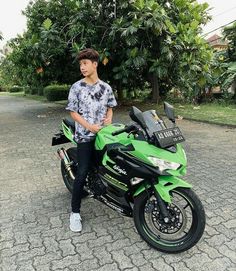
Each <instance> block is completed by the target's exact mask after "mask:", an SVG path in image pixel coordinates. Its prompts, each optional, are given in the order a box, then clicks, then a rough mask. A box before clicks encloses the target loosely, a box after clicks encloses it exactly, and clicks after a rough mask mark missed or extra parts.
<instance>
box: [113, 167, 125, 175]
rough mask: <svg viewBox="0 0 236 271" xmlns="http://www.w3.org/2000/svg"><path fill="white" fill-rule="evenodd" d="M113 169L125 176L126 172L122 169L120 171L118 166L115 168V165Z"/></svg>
mask: <svg viewBox="0 0 236 271" xmlns="http://www.w3.org/2000/svg"><path fill="white" fill-rule="evenodd" d="M113 169H115V170H116V171H118V172H119V173H120V174H123V175H127V172H126V171H125V170H124V169H122V168H120V167H119V166H117V165H114V167H113Z"/></svg>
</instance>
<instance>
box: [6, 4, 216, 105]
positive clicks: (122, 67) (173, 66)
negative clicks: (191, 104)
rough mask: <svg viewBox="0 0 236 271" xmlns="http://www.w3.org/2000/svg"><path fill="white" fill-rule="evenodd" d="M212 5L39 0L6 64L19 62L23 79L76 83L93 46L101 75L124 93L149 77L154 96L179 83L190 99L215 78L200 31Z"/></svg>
mask: <svg viewBox="0 0 236 271" xmlns="http://www.w3.org/2000/svg"><path fill="white" fill-rule="evenodd" d="M207 7H208V6H207V4H198V3H197V1H196V0H191V1H189V0H173V1H167V0H158V1H157V0H128V1H127V0H126V1H125V0H120V1H116V0H113V1H108V0H102V1H101V0H100V1H98V0H83V1H78V0H56V1H53V0H48V1H46V0H35V1H34V2H31V3H30V4H29V5H28V7H27V8H26V10H25V11H24V14H25V16H26V17H27V31H26V32H25V33H24V35H23V36H22V37H17V38H16V39H13V40H12V41H11V42H10V44H9V45H10V46H11V47H12V49H13V51H12V53H11V54H10V55H9V56H8V57H7V60H6V61H5V63H4V65H5V67H6V66H7V65H9V67H11V65H13V66H14V67H16V68H15V69H13V70H14V76H15V79H16V80H17V81H18V82H21V83H22V84H26V85H30V86H42V87H43V86H45V85H47V84H49V83H51V82H53V81H56V82H58V83H62V84H64V83H66V84H71V83H73V82H74V81H76V80H78V77H79V67H78V63H77V61H76V55H77V53H78V52H79V51H80V50H81V49H83V48H85V47H93V48H95V49H97V50H98V51H99V53H100V61H101V64H100V67H99V73H100V76H101V78H102V79H104V80H106V81H108V82H109V83H110V84H111V85H112V86H113V88H114V89H116V90H117V91H118V93H120V94H121V93H122V90H123V89H127V90H129V91H130V90H133V89H136V88H140V89H142V88H143V87H144V85H145V84H146V83H147V82H149V83H150V84H151V86H152V98H153V100H154V101H158V100H159V97H160V96H162V95H165V93H167V91H169V90H170V89H171V88H172V87H176V88H179V89H180V90H181V91H182V93H183V94H184V95H185V96H186V97H191V96H192V95H194V94H195V93H197V92H198V91H199V90H200V89H201V88H202V87H203V85H204V83H205V82H206V78H207V77H208V76H209V63H210V60H211V58H212V52H211V49H210V48H209V46H208V45H207V44H206V42H205V41H204V40H203V38H201V36H200V34H201V26H202V25H203V24H205V23H206V22H207V21H208V20H209V17H208V15H207V12H206V10H207Z"/></svg>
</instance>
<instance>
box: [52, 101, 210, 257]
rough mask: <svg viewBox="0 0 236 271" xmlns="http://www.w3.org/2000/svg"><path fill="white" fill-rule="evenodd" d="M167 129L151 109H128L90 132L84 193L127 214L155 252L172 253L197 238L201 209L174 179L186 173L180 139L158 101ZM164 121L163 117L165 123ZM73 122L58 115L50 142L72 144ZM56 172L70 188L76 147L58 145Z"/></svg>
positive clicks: (194, 197)
mask: <svg viewBox="0 0 236 271" xmlns="http://www.w3.org/2000/svg"><path fill="white" fill-rule="evenodd" d="M164 110H165V113H166V115H167V117H168V119H169V120H170V121H171V122H172V125H171V127H170V128H168V127H167V125H166V122H164V121H163V119H162V118H159V116H158V115H157V114H156V111H155V110H148V111H145V112H142V111H140V110H139V109H138V108H136V107H132V108H131V110H130V117H131V119H132V121H133V122H132V124H130V125H123V124H120V123H114V124H111V125H108V126H105V127H103V128H102V129H101V130H100V131H99V132H98V133H97V136H96V140H95V153H96V161H94V166H93V168H91V170H90V172H89V174H88V176H87V179H86V185H85V187H84V190H85V192H87V193H88V194H90V195H91V196H92V197H94V198H95V199H97V200H99V201H101V202H103V203H104V204H106V205H107V206H109V207H111V208H112V209H114V210H116V211H118V212H119V213H120V214H122V215H125V216H129V217H133V218H134V223H135V226H136V229H137V231H138V233H139V234H140V235H141V237H142V238H143V239H144V240H145V241H146V242H147V243H148V244H149V245H150V246H152V247H154V248H155V249H157V250H159V251H163V252H168V253H178V252H182V251H185V250H187V249H190V248H191V247H193V246H194V245H195V244H196V243H197V242H198V241H199V239H200V238H201V236H202V235H203V232H204V228H205V212H204V208H203V206H202V203H201V201H200V200H199V198H198V197H197V195H196V194H195V193H194V192H193V191H192V189H191V188H192V186H191V185H190V184H189V183H187V182H186V181H184V180H182V179H180V178H179V177H180V176H183V175H185V174H186V165H187V160H186V155H185V151H184V149H183V147H182V146H181V144H180V143H181V142H183V141H184V137H183V135H182V133H181V131H180V129H179V128H178V127H177V126H176V125H175V116H174V109H173V107H172V106H171V105H170V104H168V103H166V102H165V103H164ZM168 122H169V121H168ZM74 131H75V123H74V121H71V120H68V119H64V120H63V121H62V130H61V131H60V133H58V134H56V135H54V137H53V140H52V145H58V144H64V143H67V142H72V143H74V144H76V143H75V141H74V138H73V135H74ZM58 155H59V157H60V159H61V173H62V177H63V180H64V182H65V185H66V187H67V188H68V190H69V191H70V192H72V190H73V182H74V180H75V172H76V167H77V166H78V163H77V158H76V147H72V148H69V149H67V150H65V149H64V148H60V149H59V150H58Z"/></svg>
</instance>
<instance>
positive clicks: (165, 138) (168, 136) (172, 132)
mask: <svg viewBox="0 0 236 271" xmlns="http://www.w3.org/2000/svg"><path fill="white" fill-rule="evenodd" d="M154 135H155V138H156V140H157V143H158V145H159V146H160V147H161V148H166V147H170V146H173V145H175V144H177V143H180V142H183V141H185V139H184V137H183V135H182V133H181V131H180V129H179V128H178V127H174V128H168V129H165V130H161V131H157V132H155V133H154Z"/></svg>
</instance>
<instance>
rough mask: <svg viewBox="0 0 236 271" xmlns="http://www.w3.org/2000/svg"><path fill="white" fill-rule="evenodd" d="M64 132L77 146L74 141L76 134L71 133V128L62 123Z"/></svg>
mask: <svg viewBox="0 0 236 271" xmlns="http://www.w3.org/2000/svg"><path fill="white" fill-rule="evenodd" d="M62 130H63V133H64V135H65V136H66V137H67V138H68V139H69V140H70V141H71V142H72V143H74V144H76V142H75V141H74V134H73V132H72V131H71V129H70V128H68V127H67V126H66V125H65V124H64V123H63V122H62Z"/></svg>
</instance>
